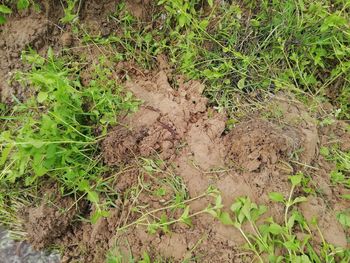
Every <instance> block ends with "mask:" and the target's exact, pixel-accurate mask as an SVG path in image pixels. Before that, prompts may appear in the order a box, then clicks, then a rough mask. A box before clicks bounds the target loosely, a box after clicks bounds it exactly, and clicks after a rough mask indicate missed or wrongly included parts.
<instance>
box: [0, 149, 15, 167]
mask: <svg viewBox="0 0 350 263" xmlns="http://www.w3.org/2000/svg"><path fill="white" fill-rule="evenodd" d="M12 147H13V144H8V145H7V146H6V147H5V149H3V150H2V152H1V158H0V166H1V165H3V164H4V163H5V162H6V160H7V157H8V156H9V154H10V152H11V149H12Z"/></svg>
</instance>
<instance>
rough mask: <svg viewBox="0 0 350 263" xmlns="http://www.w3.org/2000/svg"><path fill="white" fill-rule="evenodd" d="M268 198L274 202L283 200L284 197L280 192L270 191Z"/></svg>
mask: <svg viewBox="0 0 350 263" xmlns="http://www.w3.org/2000/svg"><path fill="white" fill-rule="evenodd" d="M269 198H270V199H271V200H272V201H274V202H284V197H283V195H282V194H281V193H278V192H271V193H269Z"/></svg>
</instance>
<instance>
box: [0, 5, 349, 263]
mask: <svg viewBox="0 0 350 263" xmlns="http://www.w3.org/2000/svg"><path fill="white" fill-rule="evenodd" d="M102 2H103V3H104V5H102V4H101V1H83V5H82V9H81V12H80V20H81V24H82V25H84V26H85V27H86V28H87V29H88V30H90V32H94V33H96V34H101V35H106V36H107V35H109V34H110V33H111V32H113V31H114V30H116V28H115V26H114V25H113V23H111V22H110V21H107V20H106V15H107V14H108V12H109V11H110V10H111V9H112V8H113V6H114V5H115V2H116V1H108V0H105V1H102ZM58 6H60V1H43V3H42V12H39V13H37V12H35V11H33V10H28V11H25V12H23V13H21V14H13V15H11V16H10V17H9V19H8V20H9V21H8V22H7V23H6V25H4V26H2V27H1V28H0V48H1V49H0V88H1V89H0V90H1V101H3V102H6V103H12V102H13V96H12V95H14V96H16V97H17V98H18V99H20V100H23V99H25V98H26V97H27V96H28V93H27V92H28V91H27V90H23V89H21V88H20V87H19V85H17V84H16V83H15V82H11V81H10V79H11V76H12V75H13V74H14V72H15V71H16V70H17V69H22V70H23V69H24V70H25V69H26V68H25V66H23V64H22V62H21V61H20V53H21V51H22V50H23V49H25V48H27V47H28V46H30V47H32V48H33V49H35V50H37V51H38V52H39V53H41V54H45V52H46V51H47V48H48V47H49V46H52V47H53V48H54V50H55V52H56V53H60V52H61V51H62V50H63V49H68V50H70V51H69V52H72V53H73V54H74V52H77V51H76V50H81V49H80V48H81V41H80V40H79V39H75V38H74V37H73V35H72V34H71V29H70V27H68V26H63V27H62V26H60V23H59V18H60V17H61V15H62V9H61V8H58ZM102 6H103V7H102ZM127 6H128V8H129V9H130V11H131V12H132V13H133V14H134V15H135V16H136V17H138V18H139V19H143V20H145V21H147V10H149V9H150V8H152V7H151V3H150V1H135V2H133V1H129V2H128V3H127ZM89 49H90V47H89ZM90 51H91V50H90ZM94 51H95V50H93V51H92V52H90V53H89V52H88V53H89V54H90V55H91V54H94ZM91 57H92V59H94V56H93V55H91ZM113 67H114V68H115V72H116V74H121V72H123V74H124V73H125V72H127V74H128V76H129V79H128V80H127V81H126V80H124V79H122V78H121V79H120V82H121V83H122V84H123V85H124V86H125V88H126V89H127V90H129V91H131V92H132V93H133V94H134V95H135V97H136V98H138V99H140V100H142V101H143V104H142V106H141V107H140V109H139V111H138V112H136V113H135V114H133V115H128V116H125V117H124V118H122V119H120V120H119V122H120V123H121V124H122V125H118V126H117V127H111V129H110V131H109V134H108V136H107V137H106V139H105V140H104V141H103V142H102V143H101V151H102V153H103V156H104V162H105V163H106V164H107V165H109V166H111V167H114V168H115V169H116V171H117V170H118V169H120V167H124V168H125V169H122V170H121V172H119V173H118V175H117V176H118V177H117V180H116V183H115V185H113V187H114V189H115V191H116V192H118V193H119V194H120V196H121V198H120V199H118V200H115V208H113V209H111V211H110V216H109V217H108V218H103V219H100V220H99V221H98V222H97V223H96V224H91V223H89V222H85V221H81V220H78V219H77V215H78V214H79V213H80V214H82V215H83V216H85V217H88V216H89V214H90V213H92V212H93V210H94V208H93V207H92V208H91V207H89V206H88V205H86V204H82V205H81V207H80V209H78V210H76V211H75V210H71V212H69V213H66V214H64V216H63V215H62V213H61V212H60V211H61V208H67V207H71V206H72V200H69V199H62V200H60V201H59V202H57V204H55V206H52V205H49V204H47V203H42V204H41V205H40V206H39V207H32V208H29V209H27V210H26V212H25V213H23V215H24V216H23V217H24V219H25V229H26V231H27V232H28V240H29V242H30V243H31V244H32V245H33V246H34V248H36V249H45V248H47V247H50V246H52V245H56V246H57V245H58V246H60V247H64V252H63V255H62V262H103V261H104V260H105V256H106V252H107V251H108V250H111V249H112V250H113V249H117V250H118V251H119V253H120V254H121V255H123V256H124V258H127V257H128V256H129V254H132V255H134V256H135V257H136V258H137V257H139V256H141V255H142V253H143V252H144V251H149V253H150V255H152V256H158V255H160V256H162V257H163V258H166V259H168V260H169V261H171V260H172V261H174V262H182V261H183V260H191V261H192V262H247V261H248V260H249V258H251V257H252V254H250V253H246V252H242V249H241V248H240V247H241V245H242V244H243V243H244V240H243V238H242V236H241V235H240V233H239V232H238V231H237V230H236V229H234V228H232V227H228V226H224V225H222V224H221V223H220V222H218V221H217V220H215V219H214V218H213V217H212V216H210V215H209V214H205V213H203V214H200V215H198V216H196V217H195V218H194V219H193V225H192V227H189V226H186V225H184V224H181V223H175V224H174V225H172V226H171V233H164V231H157V232H156V233H155V234H149V233H148V231H147V228H146V227H145V226H142V225H131V226H130V227H128V228H126V229H124V230H122V231H116V230H117V229H120V228H123V227H124V226H126V225H128V224H130V223H132V222H134V221H135V220H137V219H138V218H140V216H141V215H142V213H146V212H147V211H150V210H154V209H159V208H161V207H163V206H164V205H165V204H169V203H170V202H171V200H172V199H173V198H174V194H175V190H174V189H172V188H171V187H170V186H169V189H167V194H166V195H164V196H163V195H162V196H157V195H153V194H152V191H153V190H156V189H157V187H159V186H160V182H161V181H162V180H166V178H167V177H168V176H169V175H171V176H172V177H174V176H176V178H179V180H181V182H183V185H184V186H185V192H186V193H187V195H188V196H187V198H195V197H197V196H201V195H202V194H203V193H205V192H206V190H207V189H208V187H209V186H213V187H215V188H217V189H218V190H219V191H220V192H221V194H222V197H223V203H224V205H225V207H227V208H228V207H229V206H230V205H231V203H232V202H233V200H234V199H235V198H237V197H240V196H249V197H250V198H251V199H252V200H253V201H255V202H257V203H259V204H265V205H267V206H268V207H269V209H270V210H269V212H268V214H267V215H266V216H273V217H274V218H275V219H276V221H278V222H281V221H282V217H283V212H284V210H283V207H282V206H281V205H279V204H276V203H272V202H271V201H269V198H268V193H269V192H280V193H282V194H283V195H284V196H287V195H288V194H289V191H290V183H289V181H288V176H289V175H291V174H294V173H296V172H298V171H302V172H304V173H305V174H309V175H310V176H311V177H312V180H313V181H314V183H315V187H316V188H318V189H319V190H320V193H321V195H320V196H321V197H314V198H310V199H309V200H308V202H306V203H303V204H302V205H300V207H299V209H300V211H301V212H302V213H303V215H304V216H305V218H306V219H307V220H311V219H312V217H313V216H317V217H318V218H319V226H320V229H321V230H322V232H323V234H324V238H325V239H326V241H328V242H329V243H331V244H334V245H336V246H340V247H348V246H349V245H348V243H347V240H346V235H347V234H349V233H345V231H344V229H343V228H342V227H341V225H340V224H339V223H338V221H337V219H336V218H335V215H336V211H341V210H344V209H345V208H347V207H348V204H347V203H345V202H344V200H342V199H340V198H338V197H337V196H339V195H338V194H339V192H341V193H342V194H349V191H347V190H345V189H342V188H340V187H330V185H331V182H330V178H329V172H330V171H331V170H332V169H333V168H334V165H333V164H331V163H329V162H327V161H326V160H325V159H324V158H323V157H322V156H321V155H320V154H319V149H320V147H322V146H323V145H328V146H329V145H331V144H335V143H339V144H340V145H341V147H342V148H343V150H345V151H348V150H349V149H350V137H349V133H347V132H346V128H345V123H343V122H341V121H336V122H335V123H334V124H332V125H330V126H328V127H326V128H325V127H320V126H319V125H318V124H317V121H316V117H317V116H311V115H310V113H309V111H308V109H307V108H306V107H305V106H304V105H303V104H301V103H300V102H298V101H297V100H296V98H295V97H293V95H291V94H287V93H280V94H275V95H270V96H269V97H268V98H266V100H265V101H264V105H265V106H264V107H263V108H261V109H259V110H257V111H255V112H254V113H252V114H251V115H250V116H246V117H245V118H243V119H242V120H241V122H240V123H239V124H237V125H236V126H235V127H234V128H233V129H231V130H228V129H227V127H226V121H227V116H226V114H225V112H218V111H217V110H215V109H214V108H211V107H209V106H208V100H207V98H205V97H204V96H203V95H202V92H203V90H204V88H205V86H204V85H203V84H201V83H200V82H198V81H193V80H187V79H186V78H185V77H184V76H179V75H174V73H173V71H172V69H171V68H170V67H169V66H168V64H167V62H166V58H165V57H159V58H158V67H157V68H156V69H155V70H153V71H144V70H142V69H137V70H135V66H134V65H133V63H132V62H130V63H128V62H127V63H120V64H117V65H113ZM88 77H89V76H86V72H82V75H81V79H82V82H83V81H84V79H86V78H87V79H88ZM276 109H278V112H279V114H275V113H276ZM140 158H147V159H154V160H155V159H157V160H158V159H161V160H162V165H161V166H160V168H159V169H160V170H158V171H156V172H153V173H150V172H147V171H146V172H145V171H144V169H143V168H142V166H140V160H141V159H140ZM140 178H142V183H143V184H147V185H149V187H150V188H149V189H148V190H147V191H145V190H142V189H141V190H140ZM135 189H136V190H135ZM137 189H138V190H137ZM135 191H136V192H137V193H138V194H135V193H134V192H135ZM346 191H347V192H346ZM297 194H298V193H297ZM211 202H212V200H211V199H210V198H208V197H203V198H199V199H197V200H195V201H193V202H191V203H189V205H190V211H191V213H196V212H198V211H201V210H203V209H204V208H206V207H207V206H208V204H209V203H211ZM135 208H137V209H135ZM166 214H167V216H168V217H176V216H180V215H181V213H180V214H179V211H166ZM155 216H156V217H160V216H161V213H156V214H155ZM247 231H249V229H247ZM315 235H316V236H318V234H317V232H316V230H315ZM318 240H319V242H321V237H319V236H318ZM315 246H317V244H315Z"/></svg>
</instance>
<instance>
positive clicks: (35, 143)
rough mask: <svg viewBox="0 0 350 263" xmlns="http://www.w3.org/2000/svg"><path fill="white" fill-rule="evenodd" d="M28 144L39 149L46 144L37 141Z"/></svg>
mask: <svg viewBox="0 0 350 263" xmlns="http://www.w3.org/2000/svg"><path fill="white" fill-rule="evenodd" d="M27 143H28V144H30V145H32V146H34V147H35V148H37V149H39V148H41V147H42V146H43V145H44V144H45V142H43V141H40V140H35V139H32V140H29V141H28V142H27Z"/></svg>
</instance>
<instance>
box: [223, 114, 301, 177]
mask: <svg viewBox="0 0 350 263" xmlns="http://www.w3.org/2000/svg"><path fill="white" fill-rule="evenodd" d="M228 143H230V144H231V145H230V146H229V148H230V149H229V152H228V159H229V161H230V160H232V161H233V162H234V163H235V164H237V165H238V166H239V167H241V168H243V169H244V170H246V171H248V172H261V171H263V170H264V169H273V168H272V167H273V166H276V164H277V162H278V161H279V160H281V159H284V160H287V159H288V158H289V157H290V155H291V153H292V152H293V150H295V149H297V148H298V147H300V145H299V143H298V142H295V139H293V138H292V137H290V136H288V135H286V134H285V133H284V132H283V131H282V129H280V128H279V127H278V126H276V125H274V124H272V123H269V122H268V121H264V120H261V119H254V120H250V121H248V122H244V123H241V124H239V125H238V126H237V127H235V128H234V129H233V130H232V132H231V133H230V134H229V135H228Z"/></svg>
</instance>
